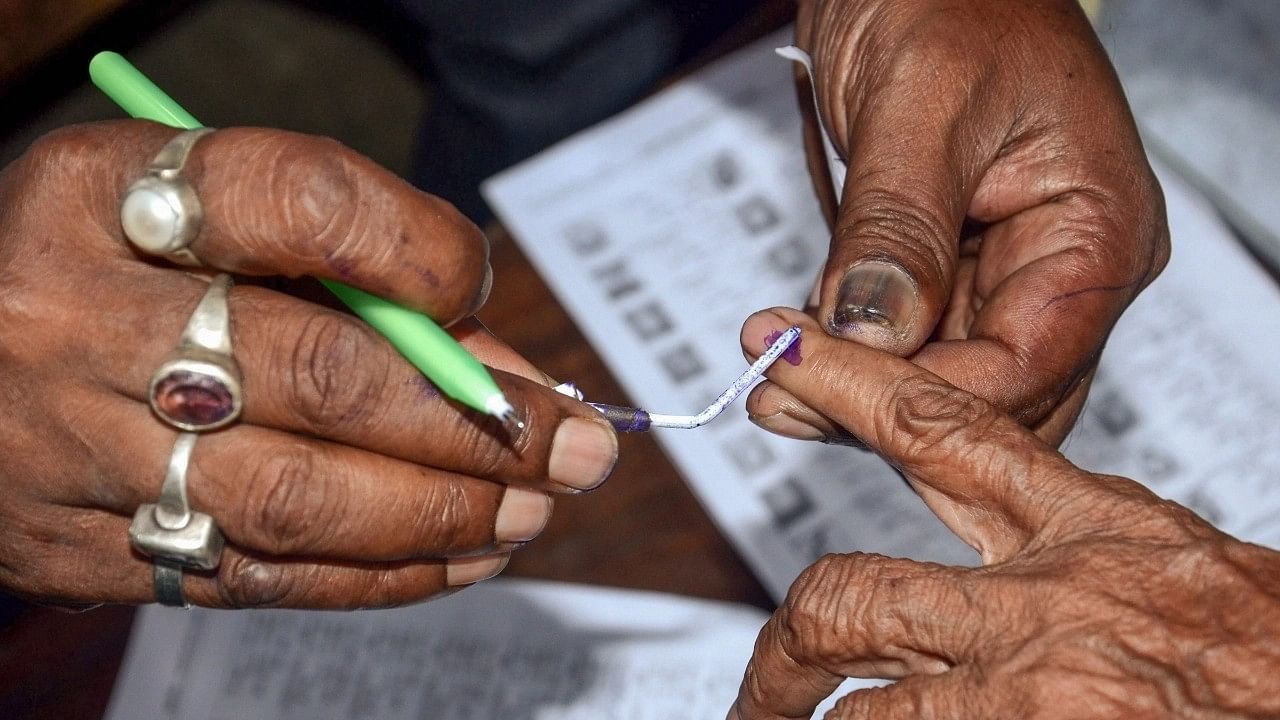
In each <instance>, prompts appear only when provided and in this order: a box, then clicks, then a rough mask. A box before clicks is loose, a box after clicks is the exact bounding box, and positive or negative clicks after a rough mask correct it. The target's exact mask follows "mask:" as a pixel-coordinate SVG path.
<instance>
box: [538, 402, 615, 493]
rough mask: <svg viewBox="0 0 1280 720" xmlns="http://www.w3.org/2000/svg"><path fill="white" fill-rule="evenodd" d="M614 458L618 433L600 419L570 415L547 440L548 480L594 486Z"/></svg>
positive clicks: (577, 487) (603, 475) (564, 483)
mask: <svg viewBox="0 0 1280 720" xmlns="http://www.w3.org/2000/svg"><path fill="white" fill-rule="evenodd" d="M617 461H618V437H617V435H615V434H614V433H613V430H611V429H610V428H609V427H607V426H606V425H604V423H597V422H593V421H591V420H587V419H586V418H576V417H571V418H569V419H567V420H565V421H564V422H562V423H560V427H559V428H558V429H557V430H556V436H555V438H554V439H553V440H552V441H551V462H550V465H549V466H548V468H547V474H548V476H550V478H551V480H552V481H554V482H557V483H560V484H561V485H567V486H569V487H571V488H576V489H578V490H590V489H592V488H595V487H598V486H599V485H600V483H602V482H604V480H605V478H607V477H609V473H610V472H612V471H613V465H614V463H616V462H617Z"/></svg>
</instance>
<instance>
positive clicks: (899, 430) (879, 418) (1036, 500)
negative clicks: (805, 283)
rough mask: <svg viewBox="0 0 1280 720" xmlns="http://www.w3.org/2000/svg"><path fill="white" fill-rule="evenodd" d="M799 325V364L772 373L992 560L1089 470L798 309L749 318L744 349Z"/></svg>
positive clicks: (1033, 528)
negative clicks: (898, 474)
mask: <svg viewBox="0 0 1280 720" xmlns="http://www.w3.org/2000/svg"><path fill="white" fill-rule="evenodd" d="M791 325H800V326H801V327H802V328H803V330H804V334H803V336H802V340H801V346H800V351H799V353H798V355H799V358H798V362H797V363H796V364H795V365H792V364H791V363H789V362H788V363H775V364H774V366H773V367H772V368H771V369H770V371H769V372H768V377H769V379H770V380H772V381H773V382H775V383H777V384H778V385H779V386H781V387H782V388H783V389H785V390H787V391H789V392H791V393H792V394H794V395H795V396H796V397H797V398H799V399H800V400H801V401H802V402H804V403H805V404H807V405H809V406H810V407H812V408H814V409H815V410H817V411H818V412H821V413H822V414H824V415H826V416H827V417H830V418H832V419H833V420H835V421H836V422H838V423H839V424H840V425H842V426H843V427H845V428H846V429H848V430H849V431H850V432H851V433H853V434H854V435H855V436H857V438H858V439H860V440H862V441H863V442H865V443H866V444H867V445H868V446H870V447H871V448H872V449H874V450H876V451H877V452H879V453H880V454H881V455H882V456H884V457H885V459H887V460H888V461H889V462H890V463H892V464H893V465H895V466H896V467H898V468H900V469H901V470H902V471H903V472H904V473H905V474H906V475H907V477H908V479H910V480H912V481H913V484H914V485H915V486H916V489H917V491H918V492H920V494H921V495H922V496H923V497H924V499H925V501H926V502H928V503H929V505H930V506H931V507H932V508H933V509H934V511H935V512H936V513H938V514H939V517H940V519H941V520H942V521H943V522H944V523H946V524H947V525H948V527H950V528H951V529H952V530H953V531H955V532H957V533H958V534H959V535H960V536H961V538H962V539H963V540H964V541H965V542H967V543H968V544H969V545H971V546H972V547H974V548H975V549H977V550H978V551H979V552H980V553H981V554H982V556H983V559H984V561H986V562H987V563H990V562H993V561H998V560H1000V559H1003V558H1007V557H1009V556H1010V555H1012V554H1013V553H1014V552H1016V551H1017V550H1018V549H1019V548H1021V547H1022V546H1023V545H1025V543H1026V542H1027V541H1028V539H1029V538H1030V537H1031V536H1033V535H1035V534H1036V532H1037V531H1038V530H1040V529H1041V528H1042V527H1043V525H1044V524H1045V523H1046V522H1047V520H1048V518H1049V517H1050V516H1051V515H1052V513H1053V512H1054V511H1055V510H1056V509H1058V508H1059V506H1060V505H1061V503H1062V501H1063V500H1065V499H1067V498H1071V497H1073V492H1067V488H1066V487H1064V483H1062V479H1063V478H1064V477H1073V476H1074V477H1080V478H1083V477H1086V476H1087V474H1086V473H1082V472H1080V471H1078V470H1077V469H1076V468H1075V467H1074V466H1073V465H1071V464H1070V463H1069V462H1067V460H1066V459H1065V458H1063V457H1062V456H1061V455H1060V454H1058V453H1057V452H1056V451H1055V450H1053V449H1052V448H1051V447H1049V446H1048V445H1046V444H1044V443H1043V442H1041V441H1040V440H1039V439H1038V438H1037V437H1035V436H1034V435H1033V434H1031V432H1030V431H1028V430H1026V429H1024V428H1023V427H1022V426H1020V425H1018V423H1017V422H1015V421H1014V420H1013V419H1012V418H1010V417H1009V416H1008V415H1005V414H1004V413H1002V412H1000V411H998V410H996V409H995V408H993V407H992V406H991V405H990V404H988V403H987V402H985V401H984V400H982V399H980V398H978V397H976V396H975V395H973V394H971V393H968V392H965V391H963V390H959V389H957V388H955V387H954V386H952V385H950V384H949V383H947V382H946V381H945V380H943V379H942V378H940V377H938V376H936V375H934V374H932V373H930V372H928V371H927V370H924V369H922V368H920V367H919V366H918V365H915V364H913V363H912V362H911V361H909V360H905V359H902V358H898V357H895V356H893V355H890V354H888V353H885V352H882V351H878V350H875V349H872V348H869V347H866V346H864V345H861V344H858V343H851V342H846V341H843V340H840V339H837V338H833V337H830V336H828V335H826V334H825V333H823V332H821V329H820V328H819V327H818V326H817V324H816V323H815V322H814V321H813V319H812V318H809V317H808V316H807V315H804V314H803V313H801V312H799V311H795V310H788V309H774V310H769V311H764V312H760V313H757V314H755V315H753V316H751V317H750V318H748V319H747V321H746V323H745V324H744V325H743V329H742V345H743V349H744V351H746V352H747V354H748V355H756V354H759V353H760V352H762V351H763V349H764V347H765V343H764V341H765V339H766V338H767V337H768V336H769V334H770V333H772V332H774V331H776V330H779V329H786V328H787V327H789V326H791ZM1076 487H1077V488H1078V487H1080V485H1079V484H1077V485H1076Z"/></svg>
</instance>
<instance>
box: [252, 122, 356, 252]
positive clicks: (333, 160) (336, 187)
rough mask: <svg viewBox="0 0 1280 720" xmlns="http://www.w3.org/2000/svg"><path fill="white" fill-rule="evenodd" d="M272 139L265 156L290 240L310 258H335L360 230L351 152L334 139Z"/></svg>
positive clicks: (277, 136) (280, 136)
mask: <svg viewBox="0 0 1280 720" xmlns="http://www.w3.org/2000/svg"><path fill="white" fill-rule="evenodd" d="M270 138H271V139H270V140H267V141H266V142H268V143H269V145H268V148H267V149H266V150H264V152H267V153H269V154H270V156H271V159H272V165H273V166H274V168H273V169H274V170H275V172H273V173H272V177H273V178H274V180H273V181H272V182H273V183H274V185H275V186H274V187H273V188H272V190H273V192H272V196H273V197H274V198H276V199H278V202H279V207H280V208H281V214H282V219H283V221H284V230H285V233H286V234H287V237H289V238H290V239H291V240H292V241H293V242H294V245H295V248H296V250H297V251H298V252H299V253H301V254H302V255H304V256H306V257H309V258H313V259H322V258H329V257H335V256H337V255H338V254H339V253H340V252H341V250H342V246H343V245H344V244H345V243H346V241H347V238H348V237H349V235H350V234H351V232H352V230H353V229H354V228H355V227H356V225H357V223H356V222H355V220H356V216H357V208H358V207H359V202H358V198H359V194H360V188H359V182H358V180H357V177H356V175H355V173H353V172H352V169H351V166H350V163H349V162H348V155H349V154H350V151H349V150H348V149H347V148H346V147H345V146H343V145H342V144H341V143H339V142H338V141H336V140H333V139H331V138H324V137H316V136H311V135H294V134H272V135H271V136H270ZM345 257H350V256H345ZM340 269H341V268H339V270H340Z"/></svg>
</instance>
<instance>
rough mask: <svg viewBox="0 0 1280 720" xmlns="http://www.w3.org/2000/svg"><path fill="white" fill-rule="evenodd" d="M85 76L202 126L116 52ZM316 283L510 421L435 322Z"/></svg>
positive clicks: (475, 367) (451, 390) (421, 363)
mask: <svg viewBox="0 0 1280 720" xmlns="http://www.w3.org/2000/svg"><path fill="white" fill-rule="evenodd" d="M89 77H90V78H91V79H92V80H93V84H94V85H97V86H98V88H99V89H100V90H102V92H104V93H106V95H107V97H109V98H111V99H112V100H114V101H115V103H116V104H117V105H119V106H120V107H121V108H122V109H123V110H124V111H125V112H127V113H129V115H131V116H133V117H135V118H139V119H142V120H151V121H153V122H158V123H161V124H163V125H168V126H169V127H176V128H181V129H183V130H194V129H195V128H198V127H203V126H202V125H201V124H200V121H199V120H196V119H195V117H194V116H192V115H191V113H189V112H187V111H186V110H184V109H183V108H182V106H181V105H179V104H178V103H177V102H175V101H174V100H173V98H171V97H169V96H168V95H167V94H166V93H165V92H164V91H163V90H161V89H160V88H159V87H158V86H157V85H156V84H155V83H153V82H151V80H150V79H149V78H147V76H146V75H143V74H142V73H141V72H140V71H139V70H138V69H137V68H135V67H134V66H133V65H132V64H131V63H130V62H129V61H128V60H126V59H125V58H124V57H122V56H121V55H119V54H118V53H113V52H101V53H98V54H97V55H96V56H94V58H93V60H92V61H90V63H89ZM320 282H321V283H323V284H324V286H325V287H327V288H329V290H330V291H332V292H333V294H334V295H337V296H338V297H339V298H340V299H341V300H342V301H343V302H344V303H346V304H347V306H348V307H350V308H351V309H352V310H353V311H354V312H355V313H356V314H357V315H359V316H360V317H361V319H363V320H364V321H365V322H367V323H369V325H371V326H373V328H374V329H375V330H377V331H378V332H379V333H381V334H382V335H383V337H385V338H387V340H388V341H390V343H391V344H392V346H394V347H395V349H396V350H398V351H399V352H400V354H402V355H404V356H405V358H406V359H408V361H409V362H410V363H412V364H413V366H414V367H416V368H418V370H420V371H421V372H422V373H423V374H424V375H426V376H427V378H429V379H430V380H431V382H433V383H435V384H436V386H437V387H438V388H440V391H441V392H443V393H444V394H445V395H448V396H449V397H451V398H453V399H454V400H457V401H458V402H460V403H462V404H464V405H467V406H469V407H471V408H472V409H474V410H478V411H480V412H483V413H489V414H491V415H495V416H497V417H500V418H502V419H503V421H504V422H509V421H510V419H509V418H508V417H507V415H506V413H507V412H508V411H510V408H511V406H510V405H509V404H507V402H506V400H505V399H504V398H503V397H502V391H501V390H500V389H499V388H498V384H497V383H495V382H494V381H493V376H492V375H490V374H489V371H488V369H486V368H485V366H484V365H482V364H481V363H480V361H479V360H477V359H475V357H474V356H472V355H471V353H469V352H467V350H466V348H464V347H462V345H460V344H459V343H458V341H457V340H454V339H453V336H452V335H450V334H449V333H447V332H445V331H444V330H443V329H442V328H441V327H440V326H439V325H437V324H436V323H435V321H434V320H432V319H431V318H429V317H427V316H426V315H423V314H421V313H417V312H414V311H412V310H409V309H407V308H404V307H401V306H400V305H397V304H395V303H393V302H391V301H389V300H384V299H382V298H380V297H377V296H376V295H370V294H369V293H367V292H365V291H363V290H360V289H358V288H353V287H350V286H349V285H344V284H342V283H339V282H334V281H332V280H321V281H320ZM504 408H505V410H504ZM517 421H518V418H517ZM521 427H523V426H522V425H521Z"/></svg>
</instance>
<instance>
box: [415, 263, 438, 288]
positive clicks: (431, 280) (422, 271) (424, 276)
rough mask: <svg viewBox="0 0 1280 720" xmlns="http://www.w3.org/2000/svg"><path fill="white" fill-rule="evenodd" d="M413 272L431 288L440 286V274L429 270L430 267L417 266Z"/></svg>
mask: <svg viewBox="0 0 1280 720" xmlns="http://www.w3.org/2000/svg"><path fill="white" fill-rule="evenodd" d="M414 272H415V273H416V274H417V276H418V278H419V279H421V280H422V282H424V283H426V284H427V285H430V286H431V287H433V288H438V287H440V276H439V275H436V274H435V273H434V272H431V268H425V267H417V268H414Z"/></svg>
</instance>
